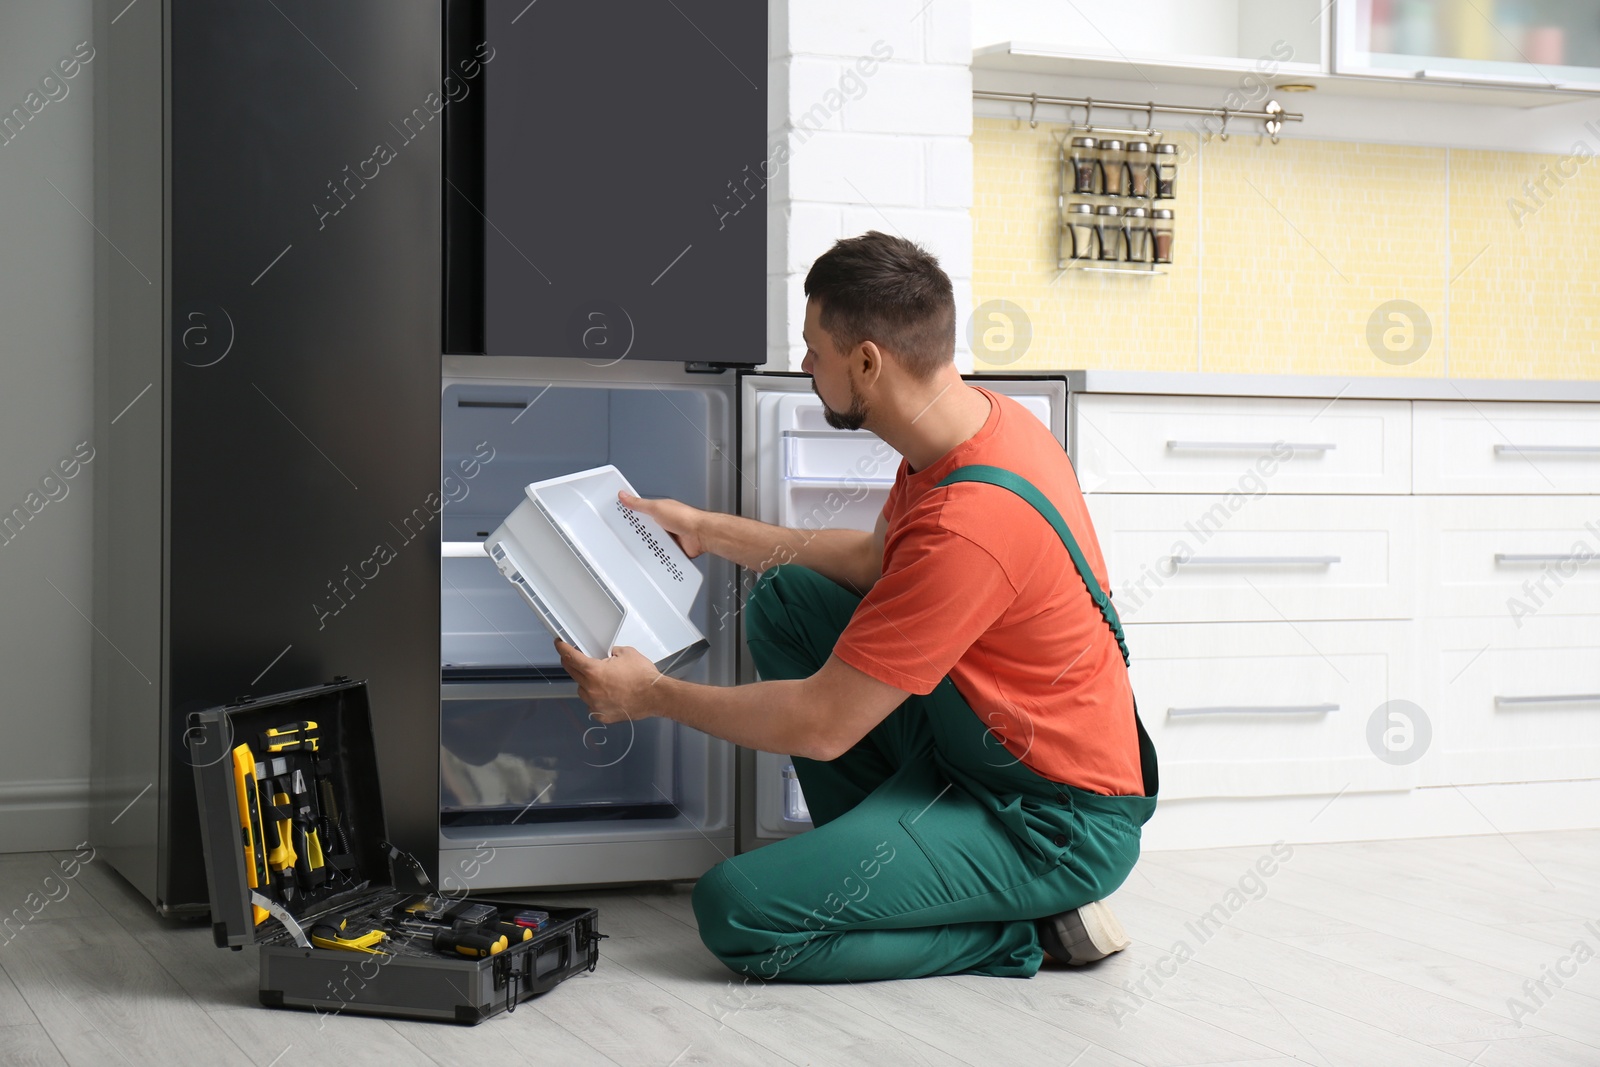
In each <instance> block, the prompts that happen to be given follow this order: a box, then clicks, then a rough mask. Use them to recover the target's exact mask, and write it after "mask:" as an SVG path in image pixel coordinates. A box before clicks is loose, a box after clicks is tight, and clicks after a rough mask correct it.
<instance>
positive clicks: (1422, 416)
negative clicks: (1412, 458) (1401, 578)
mask: <svg viewBox="0 0 1600 1067" xmlns="http://www.w3.org/2000/svg"><path fill="white" fill-rule="evenodd" d="M1413 426H1414V431H1415V452H1416V477H1415V484H1416V491H1417V492H1418V493H1533V494H1539V495H1545V494H1551V493H1600V404H1516V403H1507V402H1504V401H1500V402H1480V401H1466V400H1462V401H1453V400H1452V401H1420V400H1419V401H1417V402H1416V405H1415V412H1414V423H1413Z"/></svg>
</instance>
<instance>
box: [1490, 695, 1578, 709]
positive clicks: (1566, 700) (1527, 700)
mask: <svg viewBox="0 0 1600 1067" xmlns="http://www.w3.org/2000/svg"><path fill="white" fill-rule="evenodd" d="M1494 702H1495V706H1496V707H1526V706H1528V705H1530V704H1600V693H1560V694H1556V695H1553V696H1541V697H1503V696H1496V697H1495V698H1494Z"/></svg>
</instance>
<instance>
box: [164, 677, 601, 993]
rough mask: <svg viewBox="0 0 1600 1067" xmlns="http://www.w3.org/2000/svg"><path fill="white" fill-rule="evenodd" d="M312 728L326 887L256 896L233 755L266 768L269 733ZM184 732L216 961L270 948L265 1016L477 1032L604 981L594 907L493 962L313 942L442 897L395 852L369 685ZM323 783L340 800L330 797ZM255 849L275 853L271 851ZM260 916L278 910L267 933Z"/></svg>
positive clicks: (419, 950)
mask: <svg viewBox="0 0 1600 1067" xmlns="http://www.w3.org/2000/svg"><path fill="white" fill-rule="evenodd" d="M306 722H311V723H315V724H316V731H315V734H316V736H317V738H318V741H317V745H318V747H317V752H316V754H315V755H314V756H309V757H305V758H303V759H302V760H301V761H300V764H299V765H301V766H314V767H315V770H316V772H317V774H318V775H319V781H318V782H317V786H318V789H317V796H318V799H319V800H321V799H323V798H326V799H331V800H332V801H333V802H334V804H333V809H334V810H329V806H328V805H327V804H326V803H323V804H321V805H320V806H319V812H318V814H319V824H320V825H321V827H322V828H323V829H324V832H325V835H326V836H327V837H328V839H329V840H328V841H326V842H324V843H322V849H323V850H324V852H325V859H326V863H325V874H324V876H325V877H326V879H327V881H326V883H325V884H324V885H322V886H319V887H316V888H312V889H310V890H305V889H303V888H300V887H296V888H295V889H292V890H289V891H288V892H287V893H286V892H284V891H282V890H281V888H280V887H279V886H278V885H277V884H276V883H274V884H272V885H264V886H262V887H261V888H258V889H252V888H251V887H250V884H249V879H248V876H247V874H246V869H245V864H246V855H247V849H248V838H249V836H250V835H249V834H247V833H246V832H245V830H244V826H245V822H244V820H242V819H241V816H240V805H239V795H240V788H239V786H238V784H237V783H236V780H235V777H234V755H233V753H234V749H235V748H236V747H237V746H240V745H246V744H248V745H250V746H251V755H252V756H253V757H255V758H256V759H257V760H260V759H261V757H262V756H265V755H266V753H262V752H258V751H257V749H258V748H259V747H260V745H259V743H258V741H259V739H260V738H261V735H263V734H264V733H265V732H266V731H267V730H269V729H273V728H277V727H281V726H284V725H285V724H299V723H306ZM188 725H189V729H188V731H187V733H186V735H185V736H186V739H187V741H188V744H189V750H190V755H191V757H192V759H193V761H194V768H195V786H196V789H197V790H198V793H199V804H200V833H201V844H202V847H203V848H204V850H205V861H206V879H207V884H208V886H209V889H210V894H211V919H212V934H213V937H214V938H215V940H216V943H217V946H218V947H219V948H221V947H230V948H233V949H240V948H243V946H245V945H247V944H252V943H254V944H258V945H260V946H261V952H260V956H261V993H260V997H261V1003H262V1004H264V1005H266V1006H268V1007H273V1008H301V1009H309V1010H315V1011H318V1012H321V1013H336V1012H342V1011H348V1012H354V1013H359V1014H364V1015H386V1016H395V1017H400V1018H407V1019H432V1020H441V1021H448V1022H458V1023H477V1022H481V1021H482V1020H484V1019H487V1018H489V1017H490V1016H493V1015H497V1014H499V1013H500V1012H502V1011H514V1010H515V1009H516V1005H517V1004H518V1003H520V1002H522V1001H524V1000H527V999H529V998H531V997H534V996H538V995H539V994H541V993H544V992H546V991H548V990H550V989H552V988H554V987H555V986H556V985H558V984H560V983H561V982H562V981H564V980H566V979H567V978H570V977H572V976H573V975H575V974H579V973H582V972H584V971H590V970H593V969H594V967H595V964H596V963H597V962H598V960H599V955H600V950H599V942H600V938H601V937H602V936H603V935H601V934H600V932H599V927H598V919H599V915H598V912H597V911H596V910H595V909H593V908H541V909H539V910H543V911H547V912H548V913H549V915H550V920H549V922H548V924H547V925H545V926H544V927H542V928H541V929H539V930H538V931H537V932H536V933H535V935H534V936H533V938H532V939H531V940H529V941H522V942H518V943H516V944H513V945H511V946H510V947H509V948H507V949H506V950H504V951H502V952H499V953H498V954H495V955H492V956H489V957H487V958H484V959H469V958H465V957H463V958H455V957H450V956H445V955H442V954H440V953H437V952H435V951H433V948H432V945H431V941H429V940H427V939H424V938H421V937H419V938H417V939H415V940H414V941H410V942H405V941H399V942H397V941H394V940H390V941H388V942H386V943H385V944H384V945H383V947H384V948H385V949H387V950H388V954H386V955H372V954H368V953H364V952H357V951H351V950H348V949H339V948H315V947H312V946H311V944H310V941H309V938H308V937H307V933H306V932H307V931H309V930H310V929H311V928H312V926H313V925H315V924H316V923H318V922H326V921H329V920H330V919H332V920H337V919H338V918H340V917H344V916H350V917H356V918H361V919H368V918H373V921H374V922H375V923H376V918H375V917H377V916H384V915H388V914H390V913H391V911H392V909H393V908H394V907H395V906H396V905H401V904H404V903H406V902H408V901H410V900H414V899H416V898H418V897H421V896H424V895H429V894H434V895H438V894H437V891H436V890H433V889H432V887H431V885H430V884H429V883H428V878H427V874H426V873H425V872H424V871H423V870H422V867H421V865H420V864H419V863H417V861H416V860H415V859H414V858H412V857H410V856H407V855H406V854H404V853H402V852H400V851H399V850H398V849H396V848H394V847H393V846H392V845H390V844H389V841H388V835H387V831H386V828H385V824H384V817H383V801H382V798H381V795H380V793H379V789H378V759H377V750H376V746H375V744H374V742H373V732H372V717H371V711H370V709H369V707H368V702H367V686H366V683H365V682H361V681H350V680H348V679H344V678H339V679H335V680H334V681H332V682H328V683H326V684H324V685H320V686H313V687H311V688H308V689H299V690H295V691H293V692H289V693H283V694H280V695H277V696H271V697H263V698H260V699H254V700H252V699H248V698H246V699H242V700H239V701H236V702H234V703H231V704H227V705H224V706H221V707H217V708H212V709H210V710H207V711H202V712H196V713H194V714H192V715H191V716H190V717H189V724H188ZM305 759H310V760H312V761H314V763H307V762H305ZM269 768H270V764H269ZM321 778H325V779H326V780H327V782H328V787H329V789H330V790H331V795H330V794H329V793H327V792H324V791H323V790H322V788H321V785H322V783H321V780H320V779H321ZM261 803H262V804H263V805H265V810H261V811H260V817H261V821H262V823H263V824H265V823H266V822H267V820H268V819H269V818H271V817H272V813H273V812H275V811H277V810H278V809H273V808H271V802H270V800H269V799H267V798H266V797H265V796H263V798H262V801H261ZM247 804H248V800H247ZM270 836H271V834H270V831H269V832H268V837H269V838H270ZM257 846H258V847H259V848H260V849H262V851H263V854H265V852H266V851H267V842H266V841H265V840H262V841H259V842H257ZM396 860H399V861H401V863H402V864H403V865H404V866H405V867H406V868H407V877H408V879H409V880H410V881H412V882H413V883H414V887H413V888H410V889H401V888H398V887H397V884H396V883H397V881H398V878H397V874H398V872H397V870H396V867H395V863H396ZM291 877H292V876H291ZM472 903H474V904H478V903H482V904H490V905H494V906H496V907H499V908H501V909H502V910H503V911H506V912H509V911H515V910H522V909H529V908H536V907H537V906H536V905H530V904H523V903H515V902H509V901H496V900H485V899H481V898H477V897H474V898H472ZM253 905H259V906H262V907H266V908H268V910H269V917H268V918H266V919H265V920H264V921H263V922H261V923H260V924H259V925H257V924H256V922H255V912H254V909H253ZM378 925H381V923H378Z"/></svg>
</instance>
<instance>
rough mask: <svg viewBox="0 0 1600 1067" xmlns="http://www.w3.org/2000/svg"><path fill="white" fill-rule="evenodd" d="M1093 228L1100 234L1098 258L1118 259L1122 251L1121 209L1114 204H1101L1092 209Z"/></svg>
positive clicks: (1120, 257)
mask: <svg viewBox="0 0 1600 1067" xmlns="http://www.w3.org/2000/svg"><path fill="white" fill-rule="evenodd" d="M1094 214H1095V222H1096V223H1097V225H1096V227H1095V229H1096V230H1097V231H1098V232H1099V234H1100V258H1101V259H1102V260H1120V259H1122V251H1123V245H1124V241H1123V236H1122V210H1121V209H1120V208H1118V207H1117V205H1115V204H1102V205H1100V206H1099V207H1097V208H1095V209H1094Z"/></svg>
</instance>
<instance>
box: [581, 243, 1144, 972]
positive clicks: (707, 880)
mask: <svg viewBox="0 0 1600 1067" xmlns="http://www.w3.org/2000/svg"><path fill="white" fill-rule="evenodd" d="M805 292H806V296H807V303H806V320H805V328H804V334H803V336H804V338H805V341H806V347H807V351H806V357H805V361H804V363H802V364H801V369H802V370H804V371H806V372H807V373H808V374H810V375H811V377H812V387H813V388H814V389H815V390H816V392H817V395H818V396H819V397H820V398H821V399H822V402H823V404H824V405H825V407H826V409H827V418H828V421H829V423H830V424H831V425H833V426H835V427H838V428H840V429H860V428H865V429H868V430H871V431H873V432H874V433H876V434H877V435H878V436H879V437H881V438H883V440H884V441H886V442H887V443H888V444H890V445H891V446H893V447H894V448H895V449H897V450H898V451H899V452H900V454H901V455H902V456H904V457H905V458H904V461H903V462H902V464H901V466H900V469H899V472H898V474H897V475H896V477H895V482H894V487H893V489H892V490H891V491H890V495H889V500H888V503H887V504H886V505H885V507H884V510H883V514H882V515H881V516H880V517H879V519H878V523H877V528H876V529H875V530H874V531H873V532H872V533H871V534H867V533H862V532H859V531H847V530H822V531H808V530H790V529H783V528H780V527H776V526H768V525H766V524H764V523H759V522H755V521H753V520H750V519H744V518H740V517H737V516H732V515H717V514H712V513H708V512H703V511H700V510H698V509H695V508H692V507H689V506H687V505H685V504H682V503H679V502H677V501H672V500H641V499H638V498H635V497H631V496H627V495H626V494H625V495H624V496H623V498H622V503H623V504H624V505H626V506H628V507H631V508H636V509H638V510H641V511H644V512H646V513H647V514H649V515H651V516H653V517H654V518H655V519H656V520H657V521H659V522H660V523H661V525H662V526H664V527H665V528H666V529H667V530H668V531H669V532H671V533H672V534H673V535H674V536H675V537H676V538H677V539H678V541H679V543H680V544H682V546H683V548H684V551H686V552H687V553H688V554H689V555H691V556H695V555H698V554H700V553H701V552H711V553H714V554H716V555H719V556H722V557H724V558H726V559H729V560H732V561H733V562H735V563H737V564H740V565H741V566H744V567H747V568H751V569H754V570H761V571H764V572H765V573H763V574H762V577H761V580H760V582H759V583H758V584H757V586H756V588H755V589H754V590H753V591H752V593H751V595H750V597H749V600H748V602H747V604H746V606H745V627H746V638H747V640H748V644H749V648H750V653H751V656H752V657H753V658H754V660H755V664H756V668H757V670H758V671H759V673H760V675H761V678H762V679H763V680H762V681H759V682H756V683H753V684H750V685H742V686H733V687H717V686H703V685H696V684H693V683H689V682H684V681H680V680H678V679H674V678H670V677H665V676H662V675H660V674H659V673H658V672H657V671H656V670H655V668H654V667H653V666H652V665H651V664H650V662H649V661H648V660H647V659H645V657H644V656H643V655H641V654H640V653H638V652H637V651H635V650H633V649H628V648H619V649H616V650H614V651H613V652H612V654H611V656H610V657H608V658H606V659H603V660H597V659H590V658H589V657H586V656H584V655H583V654H582V653H580V652H578V651H577V650H576V649H574V648H572V647H570V646H568V645H566V644H564V643H561V642H557V649H558V651H559V652H560V654H561V660H562V663H563V665H564V666H565V667H566V669H567V670H568V671H569V672H570V673H571V674H572V676H573V677H574V678H575V679H576V680H577V682H578V693H579V695H580V696H581V697H582V698H583V700H584V701H585V702H586V703H587V704H588V705H589V707H590V709H591V714H592V716H593V717H594V718H597V719H599V720H600V721H602V722H616V721H620V720H621V719H624V718H640V717H644V716H649V715H660V716H665V717H667V718H670V719H673V720H676V721H677V722H681V723H684V724H685V725H688V726H692V727H694V728H696V729H699V730H703V731H705V732H706V733H709V734H712V735H714V736H716V737H721V738H725V739H727V740H729V741H733V742H735V743H736V744H740V745H744V746H746V747H748V748H754V749H759V750H762V751H766V752H778V753H785V754H789V755H792V756H793V757H794V763H795V769H796V770H797V771H798V773H799V775H800V784H801V787H802V789H803V790H804V792H805V796H806V800H807V802H808V805H809V807H810V809H811V815H812V821H813V822H814V823H815V824H816V829H814V830H812V831H811V832H809V833H805V834H801V835H799V836H798V837H795V838H792V839H790V840H787V841H782V842H779V843H776V844H774V845H771V846H769V847H767V848H764V849H760V850H757V851H755V852H751V853H747V854H745V855H741V856H738V857H735V858H733V859H730V860H727V861H726V862H724V863H721V864H718V865H717V866H716V867H714V868H713V869H712V870H711V871H709V872H707V874H706V875H705V877H704V878H702V879H701V880H700V882H699V884H698V885H697V886H696V887H695V891H694V909H695V914H696V916H697V917H698V919H699V924H700V936H701V939H702V940H703V941H704V942H705V944H706V946H707V947H708V948H709V949H710V950H711V951H712V952H713V953H715V954H716V955H717V957H718V958H720V959H721V960H722V961H723V962H724V963H726V964H727V965H728V966H729V967H731V968H733V969H734V970H736V971H740V972H742V973H745V974H749V975H754V976H757V977H760V978H777V979H786V980H790V981H805V982H833V981H846V980H848V981H861V980H867V979H878V978H908V977H916V976H919V975H932V974H954V973H975V974H989V975H1015V976H1024V977H1026V976H1030V975H1032V974H1034V973H1035V972H1036V971H1037V970H1038V969H1039V966H1040V963H1041V960H1042V957H1043V955H1044V953H1045V952H1048V953H1049V955H1050V956H1051V957H1053V958H1054V959H1056V960H1059V961H1060V962H1063V963H1069V964H1076V963H1085V962H1089V961H1092V960H1095V959H1099V958H1102V957H1103V956H1105V955H1108V954H1110V953H1111V952H1114V951H1117V950H1118V949H1121V948H1122V947H1124V946H1125V945H1126V944H1127V940H1126V938H1125V936H1124V935H1123V932H1122V929H1121V927H1120V925H1119V924H1118V923H1117V921H1116V919H1115V917H1114V916H1113V915H1112V914H1111V912H1110V910H1109V909H1108V908H1106V906H1105V905H1104V904H1103V903H1098V902H1100V901H1101V900H1102V899H1103V898H1104V897H1106V896H1107V895H1109V894H1110V893H1111V891H1112V890H1114V889H1116V888H1117V886H1118V885H1120V884H1121V883H1122V881H1123V879H1124V878H1126V877H1127V875H1128V872H1129V871H1130V870H1131V869H1132V867H1133V864H1134V862H1135V860H1137V858H1138V853H1139V832H1140V827H1141V826H1142V825H1143V824H1144V822H1145V821H1146V820H1148V819H1149V817H1150V815H1151V813H1152V812H1153V810H1154V808H1155V792H1156V775H1155V771H1156V768H1155V752H1154V750H1153V749H1152V748H1150V746H1149V743H1148V739H1146V738H1144V736H1143V732H1142V729H1140V728H1139V727H1138V726H1137V725H1136V716H1135V712H1134V706H1133V696H1132V691H1131V689H1130V687H1129V684H1128V675H1127V669H1126V666H1125V664H1124V661H1123V658H1122V654H1121V652H1120V650H1119V646H1120V640H1119V638H1120V629H1119V630H1118V631H1117V632H1116V633H1114V632H1113V629H1112V627H1111V626H1110V625H1108V622H1109V620H1111V619H1114V617H1115V616H1114V613H1112V612H1111V611H1110V610H1109V607H1108V608H1107V609H1106V610H1105V612H1104V613H1103V612H1102V610H1101V609H1100V608H1099V607H1098V606H1097V600H1098V601H1104V597H1103V595H1100V596H1097V595H1096V594H1098V591H1099V590H1100V589H1104V588H1107V587H1108V586H1109V582H1108V581H1107V577H1106V573H1105V564H1104V562H1103V561H1102V559H1101V555H1100V550H1099V547H1098V545H1097V544H1096V542H1095V538H1094V533H1093V530H1092V528H1091V525H1090V522H1089V516H1088V513H1087V511H1086V510H1085V507H1084V502H1083V496H1082V494H1081V492H1080V491H1079V488H1078V484H1077V478H1076V476H1075V475H1074V473H1073V470H1072V466H1071V464H1070V462H1069V461H1068V459H1067V456H1066V454H1065V453H1064V452H1063V451H1062V449H1061V446H1060V444H1059V443H1058V442H1056V440H1055V439H1054V438H1052V437H1051V436H1050V434H1049V432H1048V431H1047V430H1046V429H1045V428H1044V427H1043V426H1042V425H1040V423H1039V421H1038V420H1037V419H1036V418H1034V416H1033V415H1031V414H1030V413H1029V412H1027V411H1026V410H1025V409H1024V408H1022V407H1021V406H1020V405H1018V404H1017V403H1016V402H1014V401H1012V400H1010V399H1007V398H1006V397H1003V396H999V395H996V394H994V393H991V392H989V391H987V390H985V389H982V388H979V387H975V386H970V385H968V384H967V383H966V382H964V381H963V380H962V379H961V376H960V374H959V373H958V372H957V371H956V368H955V364H954V362H953V359H954V351H955V302H954V299H953V297H952V292H951V286H950V280H949V278H948V277H946V276H945V273H944V271H943V270H941V269H940V267H939V264H938V261H937V260H936V259H934V257H933V256H931V255H929V254H928V253H927V252H925V251H923V250H922V249H921V248H919V247H917V246H916V245H914V244H912V243H911V242H909V241H906V240H903V239H901V238H896V237H889V236H886V235H884V234H882V233H877V232H870V233H867V234H865V235H863V236H860V237H855V238H850V239H848V240H842V241H839V242H837V243H836V244H835V245H834V246H833V248H832V249H830V250H829V251H828V252H827V253H825V254H824V255H822V256H821V257H820V258H819V259H817V261H816V262H815V263H814V264H813V265H812V268H811V271H810V273H809V274H808V275H807V276H806V284H805ZM964 467H965V468H968V469H969V470H973V469H979V468H1003V469H1004V471H1010V472H1012V473H1013V475H1020V476H1021V478H1022V479H1025V480H1026V482H1029V483H1032V485H1033V486H1035V487H1037V489H1038V490H1039V491H1041V492H1042V494H1043V498H1041V499H1040V503H1042V504H1043V510H1041V509H1039V508H1037V507H1036V505H1035V504H1033V503H1030V502H1029V499H1028V498H1027V497H1026V496H1024V495H1020V494H1021V492H1022V490H1013V491H1008V490H1007V489H1006V488H1003V487H1002V486H1001V485H1000V484H998V483H997V484H973V483H971V482H958V483H952V484H940V483H941V482H943V481H944V479H946V477H947V476H949V475H951V473H952V472H953V471H955V470H957V469H958V468H964ZM1052 504H1053V505H1054V507H1053V508H1051V507H1050V505H1052ZM1050 510H1053V511H1056V512H1059V515H1058V516H1057V519H1060V518H1061V517H1064V518H1065V526H1064V527H1062V528H1061V530H1060V531H1058V529H1057V527H1056V526H1054V525H1053V524H1052V521H1050V520H1049V519H1047V518H1046V516H1045V515H1044V514H1043V511H1050ZM1068 528H1070V529H1068ZM1064 534H1065V535H1066V536H1064ZM1073 535H1075V540H1076V542H1077V544H1078V545H1080V546H1081V550H1079V554H1080V555H1081V556H1082V557H1083V558H1084V559H1085V565H1086V566H1088V567H1092V570H1093V575H1092V578H1093V579H1094V584H1093V592H1091V591H1090V583H1089V582H1088V581H1086V579H1085V578H1084V577H1080V572H1079V570H1078V569H1077V568H1076V567H1075V564H1074V560H1073V558H1072V555H1071V554H1070V552H1071V550H1069V549H1068V548H1067V547H1066V540H1067V539H1068V538H1069V537H1072V536H1073ZM775 562H782V563H783V564H784V565H781V566H777V567H773V566H772V564H773V563H775ZM768 568H771V569H768Z"/></svg>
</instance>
